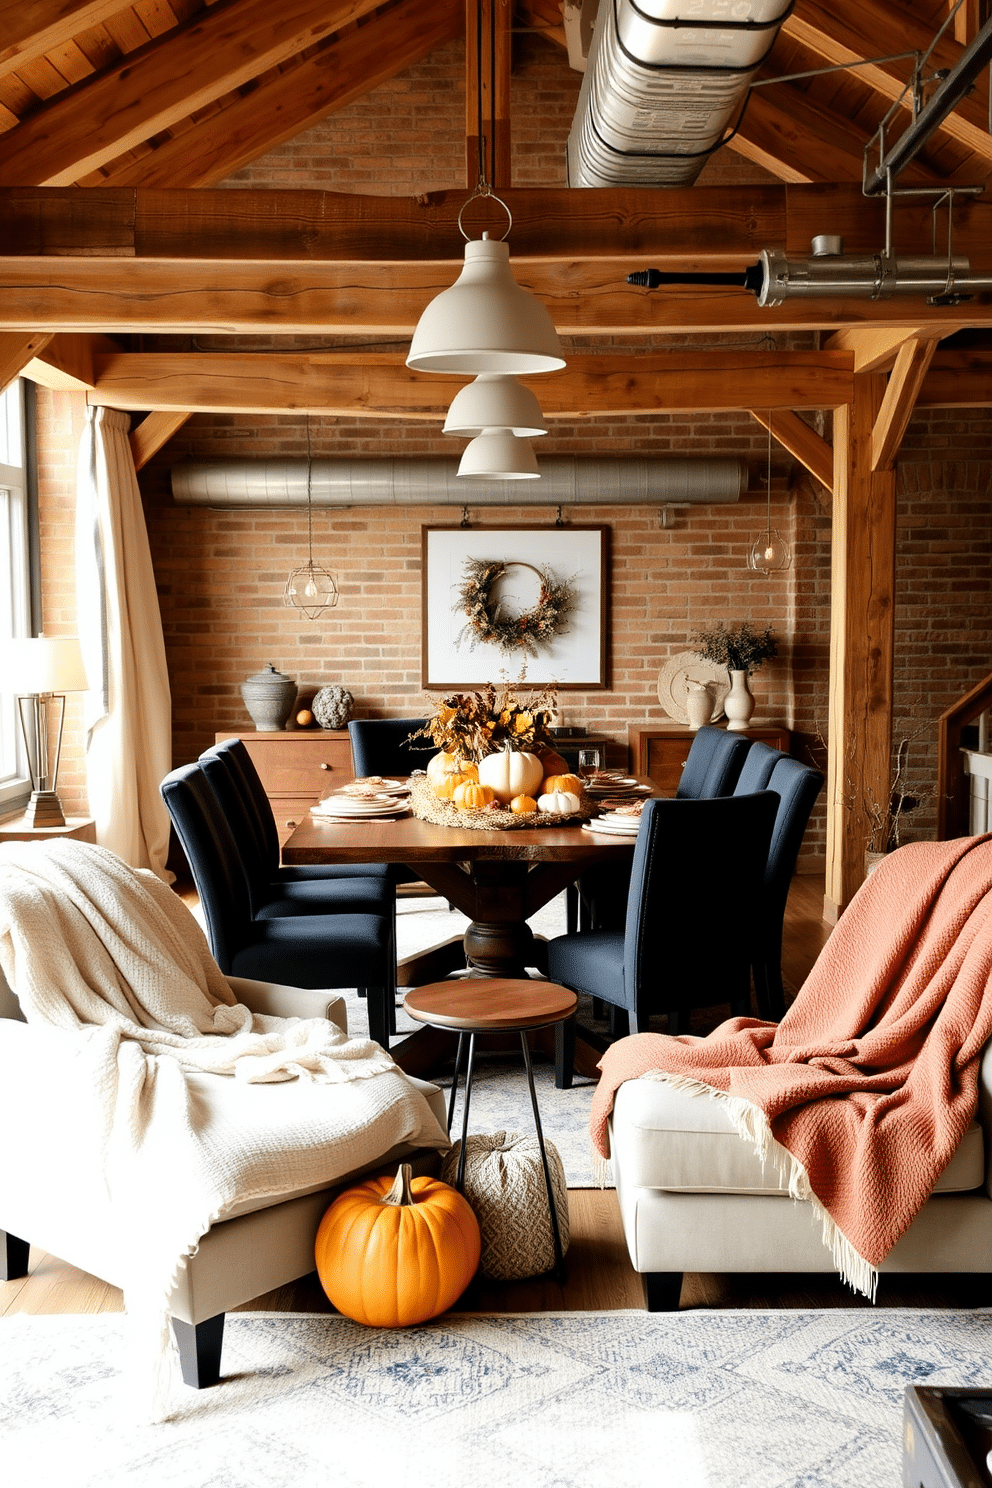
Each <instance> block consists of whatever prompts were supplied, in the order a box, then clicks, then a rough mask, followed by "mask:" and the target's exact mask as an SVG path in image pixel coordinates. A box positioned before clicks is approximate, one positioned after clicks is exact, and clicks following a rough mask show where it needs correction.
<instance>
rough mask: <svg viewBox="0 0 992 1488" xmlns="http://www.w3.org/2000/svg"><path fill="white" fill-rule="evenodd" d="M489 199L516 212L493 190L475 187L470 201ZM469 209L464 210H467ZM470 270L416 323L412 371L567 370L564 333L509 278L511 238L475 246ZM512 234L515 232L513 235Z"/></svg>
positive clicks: (473, 242)
mask: <svg viewBox="0 0 992 1488" xmlns="http://www.w3.org/2000/svg"><path fill="white" fill-rule="evenodd" d="M477 196H491V197H492V199H493V201H498V202H499V204H500V206H501V207H503V208H504V210H505V212H506V215H507V217H508V218H509V219H510V224H511V225H512V222H513V218H512V217H511V216H510V209H509V207H507V205H506V203H505V202H504V201H501V200H500V198H499V197H498V196H496V195H495V194H494V193H493V192H492V191H490V189H489V188H488V187H485V189H482V188H480V187H476V190H475V192H474V193H473V195H472V196H471V197H469V201H473V200H474V199H475V197H477ZM468 204H469V203H468V202H466V203H465V206H466V207H467V206H468ZM464 211H465V207H462V211H461V212H459V214H458V227H459V230H460V232H461V234H462V236H463V237H464V238H465V239H466V242H465V267H464V268H463V269H462V271H461V273H460V275H459V276H458V278H457V279H456V281H455V283H454V284H453V285H452V286H451V288H450V289H445V290H442V291H441V293H440V294H439V295H436V296H435V297H434V299H433V300H431V302H430V304H429V305H428V306H427V309H426V310H425V311H424V313H423V315H421V317H420V319H419V321H418V322H417V329H416V330H415V331H414V333H413V340H412V341H411V343H410V355H409V356H408V357H407V359H406V364H407V366H408V367H412V368H413V369H414V370H415V371H418V372H447V373H453V374H457V373H461V374H462V376H464V375H465V374H466V373H469V374H478V373H480V372H505V373H508V374H510V375H511V376H513V375H517V374H521V373H531V374H533V373H535V372H557V371H558V370H559V368H561V367H564V365H565V358H564V357H563V356H562V354H561V346H560V345H559V342H558V333H557V332H556V330H555V328H554V325H553V324H552V321H551V316H550V315H549V314H548V312H547V310H546V309H545V307H544V306H543V305H542V304H541V301H540V300H538V299H535V298H534V296H533V295H532V294H531V293H530V291H529V290H526V289H523V288H521V286H520V285H519V284H518V283H517V281H516V280H515V279H514V277H513V274H512V273H511V271H510V250H509V248H508V246H507V244H506V241H505V239H502V238H500V239H496V240H495V241H494V240H493V239H491V238H490V236H489V234H488V233H483V235H482V238H481V239H469V238H468V236H467V234H466V233H465V229H464V228H463V227H462V213H463V212H464ZM507 231H509V227H508V228H507Z"/></svg>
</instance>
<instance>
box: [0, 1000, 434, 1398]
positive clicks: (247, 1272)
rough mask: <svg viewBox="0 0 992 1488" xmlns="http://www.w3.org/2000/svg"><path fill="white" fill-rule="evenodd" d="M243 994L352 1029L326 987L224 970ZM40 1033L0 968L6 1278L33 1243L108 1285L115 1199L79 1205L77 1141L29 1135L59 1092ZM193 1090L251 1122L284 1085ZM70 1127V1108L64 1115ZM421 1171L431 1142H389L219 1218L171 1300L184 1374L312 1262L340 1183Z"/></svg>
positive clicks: (430, 1167)
mask: <svg viewBox="0 0 992 1488" xmlns="http://www.w3.org/2000/svg"><path fill="white" fill-rule="evenodd" d="M228 981H229V983H230V986H231V987H232V989H233V990H234V992H235V994H236V996H237V997H238V1000H239V1001H240V1002H242V1003H244V1004H246V1005H247V1006H248V1007H249V1008H251V1010H252V1011H253V1012H257V1013H268V1014H273V1015H276V1016H279V1017H302V1018H315V1017H327V1018H329V1019H330V1020H331V1021H332V1022H334V1023H337V1024H338V1026H339V1027H341V1028H342V1029H345V1028H346V1014H345V1005H344V1002H343V1000H342V999H341V998H340V997H337V996H334V995H331V994H329V993H327V992H319V991H304V990H302V989H300V988H298V987H282V986H277V985H274V984H272V983H267V982H255V981H248V980H245V979H244V978H240V977H230V978H228ZM44 1037H45V1034H44V1030H39V1029H37V1028H35V1027H33V1026H29V1025H28V1024H27V1023H25V1022H24V1021H23V1019H22V1017H21V1013H20V1009H19V1007H18V1005H17V1001H16V999H15V998H14V996H13V993H12V992H11V991H10V988H9V987H8V985H7V983H6V981H5V980H4V978H3V976H2V974H0V1122H2V1125H3V1130H4V1131H5V1132H6V1133H7V1142H6V1143H5V1146H4V1156H3V1162H2V1167H0V1239H2V1242H3V1243H2V1246H0V1264H2V1266H3V1268H4V1269H3V1273H2V1277H3V1279H4V1280H9V1279H13V1278H14V1277H17V1276H24V1275H26V1274H27V1270H28V1246H29V1243H30V1244H34V1245H37V1246H40V1247H41V1248H43V1249H44V1250H47V1251H50V1252H51V1253H52V1254H54V1255H57V1256H59V1257H60V1258H61V1259H63V1260H66V1261H68V1262H70V1263H71V1264H72V1265H74V1266H78V1267H79V1268H80V1269H81V1270H83V1271H87V1272H89V1273H90V1274H91V1275H94V1276H98V1277H100V1278H101V1279H102V1280H104V1281H108V1282H110V1283H111V1284H113V1285H120V1284H121V1283H122V1281H123V1279H124V1278H123V1258H122V1254H121V1238H120V1235H119V1233H118V1232H117V1229H116V1227H115V1221H114V1216H113V1214H112V1213H111V1211H110V1208H109V1205H107V1206H104V1207H100V1206H99V1205H94V1204H92V1203H89V1204H88V1205H87V1206H86V1210H85V1218H84V1217H83V1213H82V1211H81V1209H80V1207H78V1206H76V1205H74V1204H73V1202H72V1195H73V1173H72V1171H71V1166H72V1155H71V1143H68V1142H67V1144H66V1145H65V1146H64V1147H63V1148H62V1149H61V1150H56V1151H52V1150H48V1151H40V1150H38V1148H37V1146H36V1145H35V1144H34V1143H33V1140H32V1131H33V1128H34V1122H33V1120H32V1112H33V1110H35V1109H36V1107H37V1103H38V1102H39V1101H42V1100H51V1099H53V1098H57V1086H55V1085H52V1084H47V1085H45V1086H44V1088H42V1087H40V1086H39V1084H38V1081H37V1078H36V1071H37V1069H38V1061H37V1058H36V1057H35V1050H36V1048H37V1046H38V1045H39V1043H40V1042H41V1041H42V1040H43V1039H44ZM188 1079H189V1083H190V1087H191V1093H192V1096H193V1098H194V1099H195V1100H196V1101H197V1102H198V1103H201V1105H202V1107H203V1108H204V1109H205V1111H206V1113H207V1116H208V1119H209V1120H210V1121H212V1122H214V1123H215V1125H216V1128H217V1129H218V1130H221V1129H222V1127H223V1123H224V1122H225V1121H229V1120H241V1119H250V1111H251V1108H252V1107H253V1105H254V1104H255V1103H257V1102H258V1101H260V1100H261V1101H264V1100H266V1099H269V1100H271V1099H272V1097H273V1094H275V1096H276V1099H278V1087H273V1086H267V1085H261V1086H260V1085H245V1084H244V1083H242V1082H240V1081H237V1080H233V1079H230V1078H227V1077H225V1076H222V1075H211V1074H199V1075H191V1076H188ZM412 1083H413V1084H414V1085H415V1086H416V1087H417V1088H418V1089H419V1090H420V1091H422V1092H423V1093H424V1094H425V1096H426V1098H427V1101H428V1103H429V1105H430V1107H431V1110H432V1111H433V1113H434V1115H435V1116H436V1117H437V1119H438V1121H439V1123H440V1124H441V1126H442V1128H446V1113H445V1104H444V1095H443V1092H442V1091H440V1090H439V1089H438V1088H437V1087H436V1086H434V1085H428V1084H427V1083H425V1082H424V1081H420V1080H413V1081H412ZM65 1117H66V1122H67V1124H68V1123H71V1121H72V1112H71V1111H70V1110H67V1111H66V1113H65ZM401 1158H402V1159H404V1160H406V1161H409V1162H411V1163H412V1165H413V1167H414V1171H415V1172H427V1171H431V1172H435V1171H437V1170H438V1168H439V1163H440V1159H439V1156H438V1154H437V1153H436V1152H434V1151H433V1150H431V1151H428V1150H424V1149H414V1148H411V1146H410V1145H409V1144H405V1143H404V1144H402V1145H399V1146H393V1147H390V1148H388V1149H384V1150H382V1151H381V1152H380V1153H379V1154H378V1156H377V1158H376V1160H375V1161H374V1162H373V1163H371V1164H369V1165H366V1166H365V1167H364V1168H362V1169H360V1170H358V1171H357V1172H354V1173H348V1174H344V1175H342V1176H341V1177H340V1178H339V1179H338V1180H337V1181H336V1182H335V1184H334V1185H333V1187H328V1186H327V1185H325V1184H322V1185H320V1186H319V1188H317V1189H316V1190H307V1189H305V1190H302V1191H299V1192H291V1193H287V1194H286V1195H284V1196H283V1197H282V1198H281V1199H280V1200H279V1201H278V1202H267V1203H264V1205H253V1204H252V1203H250V1202H249V1203H246V1204H243V1205H241V1206H236V1207H235V1208H234V1209H233V1210H232V1211H231V1212H230V1213H227V1214H224V1215H223V1216H221V1217H220V1218H219V1219H218V1220H216V1221H215V1222H214V1223H213V1224H212V1225H211V1226H210V1228H209V1230H208V1231H207V1233H206V1234H205V1235H204V1236H203V1238H202V1239H201V1241H200V1244H199V1246H198V1248H197V1251H196V1254H195V1255H193V1256H191V1257H190V1258H189V1260H188V1262H187V1264H186V1266H185V1268H184V1269H183V1271H182V1273H181V1275H180V1279H179V1281H178V1282H177V1283H176V1285H175V1288H174V1290H173V1293H172V1296H171V1297H170V1299H169V1312H170V1315H171V1317H172V1324H173V1329H174V1332H175V1335H176V1339H177V1342H178V1345H179V1356H180V1363H181V1366H182V1373H183V1378H184V1379H185V1381H186V1383H187V1384H188V1385H192V1386H194V1387H195V1388H202V1387H203V1386H205V1385H211V1384H215V1383H216V1382H217V1380H218V1379H219V1375H220V1356H221V1345H222V1340H223V1332H224V1314H225V1313H226V1312H227V1311H229V1310H230V1309H231V1308H233V1307H237V1306H239V1305H240V1304H241V1303H244V1302H250V1301H251V1300H252V1299H253V1298H255V1297H258V1296H261V1295H262V1294H263V1293H264V1292H267V1291H270V1290H272V1288H274V1287H278V1286H283V1285H285V1284H286V1283H287V1282H290V1281H294V1280H295V1279H296V1278H297V1277H300V1276H305V1275H307V1274H308V1273H309V1272H311V1271H312V1270H313V1269H314V1239H315V1236H316V1233H317V1226H318V1225H319V1223H320V1220H321V1218H322V1216H323V1214H324V1211H325V1210H326V1209H327V1206H328V1204H329V1203H330V1202H331V1200H332V1198H333V1197H334V1194H335V1193H336V1192H337V1191H338V1189H339V1188H340V1186H341V1184H343V1183H347V1182H349V1181H350V1180H351V1179H353V1178H355V1177H357V1176H359V1173H368V1172H369V1171H378V1170H379V1169H380V1168H385V1167H387V1166H389V1165H391V1164H394V1163H395V1162H396V1161H397V1160H398V1159H401Z"/></svg>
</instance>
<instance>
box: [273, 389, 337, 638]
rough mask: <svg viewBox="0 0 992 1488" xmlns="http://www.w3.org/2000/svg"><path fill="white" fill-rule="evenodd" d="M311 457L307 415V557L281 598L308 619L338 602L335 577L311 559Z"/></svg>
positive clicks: (296, 569) (291, 578)
mask: <svg viewBox="0 0 992 1488" xmlns="http://www.w3.org/2000/svg"><path fill="white" fill-rule="evenodd" d="M312 469H313V461H312V459H311V456H310V416H309V414H308V415H307V561H306V563H304V564H303V566H302V567H301V568H294V569H293V572H292V573H291V574H290V576H289V578H288V579H287V580H286V587H285V588H284V590H283V594H282V602H283V604H284V605H286V606H287V607H288V608H289V609H291V610H299V611H300V612H301V614H304V615H306V617H307V619H308V620H316V619H317V617H318V616H319V615H322V614H323V613H324V611H325V610H333V608H334V606H335V605H336V604H337V602H338V586H337V580H336V579H335V577H334V575H333V574H332V573H329V572H328V570H327V569H326V568H321V567H320V565H319V564H316V563H314V561H313V495H312V492H311V485H310V478H311V473H312Z"/></svg>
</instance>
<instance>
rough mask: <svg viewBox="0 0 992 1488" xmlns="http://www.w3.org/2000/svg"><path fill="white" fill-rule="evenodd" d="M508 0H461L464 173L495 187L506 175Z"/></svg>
mask: <svg viewBox="0 0 992 1488" xmlns="http://www.w3.org/2000/svg"><path fill="white" fill-rule="evenodd" d="M512 18H513V5H512V3H511V0H465V179H466V184H467V185H468V187H469V188H470V189H471V188H472V187H473V186H475V185H476V183H477V182H478V179H479V174H480V151H479V122H480V117H481V122H482V152H481V158H482V174H484V175H485V177H486V179H487V180H488V182H489V185H490V186H492V187H493V188H494V189H499V188H500V187H504V188H505V187H507V186H509V185H510V184H511V181H510V54H511V41H512V35H511V29H510V28H511V22H512Z"/></svg>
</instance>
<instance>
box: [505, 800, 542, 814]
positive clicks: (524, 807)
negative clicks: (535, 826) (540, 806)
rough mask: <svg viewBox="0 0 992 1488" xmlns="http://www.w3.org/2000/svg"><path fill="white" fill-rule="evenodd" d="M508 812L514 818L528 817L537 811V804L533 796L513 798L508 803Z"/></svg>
mask: <svg viewBox="0 0 992 1488" xmlns="http://www.w3.org/2000/svg"><path fill="white" fill-rule="evenodd" d="M510 810H511V811H512V812H513V813H514V815H515V816H530V814H531V812H532V811H536V810H537V802H536V801H535V800H534V797H533V796H514V798H513V800H512V801H511V802H510Z"/></svg>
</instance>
